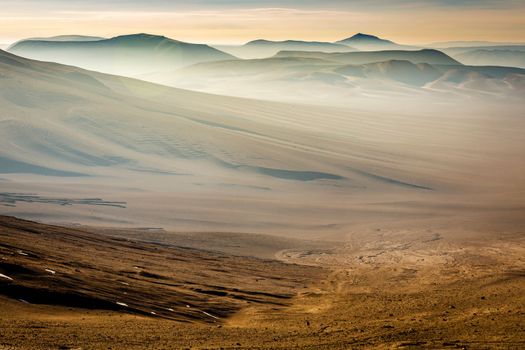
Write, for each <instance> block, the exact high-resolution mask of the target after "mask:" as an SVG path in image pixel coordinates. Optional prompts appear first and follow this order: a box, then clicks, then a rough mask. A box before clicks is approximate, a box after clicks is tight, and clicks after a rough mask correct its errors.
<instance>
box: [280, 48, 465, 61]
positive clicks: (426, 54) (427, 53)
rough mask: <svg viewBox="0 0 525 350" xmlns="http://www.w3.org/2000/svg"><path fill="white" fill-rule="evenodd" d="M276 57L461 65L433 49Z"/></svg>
mask: <svg viewBox="0 0 525 350" xmlns="http://www.w3.org/2000/svg"><path fill="white" fill-rule="evenodd" d="M275 57H308V58H320V59H324V60H327V61H333V62H338V63H344V64H366V63H373V62H383V61H389V60H406V61H409V62H412V63H429V64H452V65H455V64H460V63H459V62H458V61H456V60H454V59H453V58H451V57H450V56H448V55H446V54H444V53H443V52H441V51H438V50H433V49H424V50H418V51H402V50H390V51H371V52H348V53H321V52H299V51H281V52H279V53H278V54H277V55H276V56H275Z"/></svg>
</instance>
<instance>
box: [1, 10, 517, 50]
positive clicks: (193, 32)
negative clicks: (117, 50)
mask: <svg viewBox="0 0 525 350" xmlns="http://www.w3.org/2000/svg"><path fill="white" fill-rule="evenodd" d="M524 14H525V0H507V1H506V0H427V1H416V0H354V1H353V0H322V1H313V0H302V1H292V0H280V1H279V0H269V1H263V0H194V1H176V0H171V1H170V0H148V1H145V0H144V1H139V0H89V1H87V0H86V1H84V0H0V43H8V42H12V41H15V40H17V39H21V38H26V37H34V36H51V35H59V34H84V35H100V36H106V37H110V36H115V35H120V34H130V33H140V32H146V33H152V34H163V35H166V36H168V37H171V38H175V39H179V40H184V41H191V42H212V43H241V42H245V41H248V40H252V39H256V38H265V39H274V40H279V39H307V40H326V41H335V40H339V39H343V38H345V37H348V36H350V35H352V34H354V33H356V32H364V33H371V34H376V35H380V36H382V37H386V38H388V39H392V40H395V41H399V42H403V43H424V42H433V41H449V40H493V41H519V42H524V41H525V15H524Z"/></svg>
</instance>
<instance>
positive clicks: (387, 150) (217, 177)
mask: <svg viewBox="0 0 525 350" xmlns="http://www.w3.org/2000/svg"><path fill="white" fill-rule="evenodd" d="M0 82H1V83H0V105H1V107H2V108H1V109H0V188H1V190H0V204H3V205H4V206H3V207H2V210H3V211H5V212H7V213H16V214H17V215H20V216H24V217H32V218H35V217H38V218H40V219H44V220H58V221H69V222H71V221H78V222H88V223H97V224H101V223H111V224H119V225H128V226H129V225H140V226H153V227H175V228H191V229H201V230H202V229H211V228H213V229H214V230H243V231H246V230H249V231H264V232H268V230H272V232H284V231H286V232H290V231H293V232H294V233H298V232H306V231H310V232H316V233H319V232H324V231H340V230H344V229H345V227H346V226H347V225H349V224H350V223H352V222H355V221H356V220H357V221H359V220H361V219H364V218H365V217H368V216H369V215H372V214H373V215H379V217H383V216H385V215H386V216H389V217H390V216H393V217H396V216H397V215H398V214H399V212H398V211H399V210H401V211H404V210H405V209H406V210H408V211H410V210H413V209H410V208H408V209H407V208H405V209H399V207H398V206H396V208H395V210H393V211H392V208H391V209H386V210H385V208H383V207H377V206H375V205H378V204H379V203H382V204H381V205H387V206H388V203H394V202H398V201H409V202H411V203H419V202H420V201H423V202H433V201H440V200H445V199H443V197H441V196H445V195H451V194H452V195H458V196H461V197H460V198H463V199H464V198H470V197H468V196H466V195H464V194H471V195H475V196H476V200H477V198H478V197H477V196H492V195H494V194H496V195H498V196H499V195H502V196H505V195H507V194H508V193H519V191H518V192H516V190H517V189H518V190H519V189H520V188H521V187H520V186H521V185H520V184H523V183H524V182H520V181H521V180H523V175H522V174H523V172H522V168H521V165H520V164H521V163H520V160H521V159H523V156H524V154H523V152H524V150H525V147H524V144H523V142H524V141H523V137H522V131H523V123H524V121H523V118H521V117H520V114H519V113H520V112H521V111H522V107H523V106H522V105H516V104H508V105H505V109H499V107H500V106H484V105H483V104H482V101H478V102H479V103H480V105H479V107H477V106H476V104H469V105H466V106H459V105H451V106H447V105H446V104H442V103H433V102H431V101H419V102H418V101H416V100H414V101H413V104H412V105H411V106H406V105H404V104H403V103H398V102H396V100H395V99H391V100H388V101H387V100H385V101H383V102H384V103H383V102H381V101H377V103H376V104H375V105H373V106H370V108H368V109H367V110H363V109H362V106H361V107H356V108H355V109H353V110H349V109H338V108H327V107H312V106H306V105H291V104H280V103H270V102H261V101H256V100H248V99H238V98H231V97H224V96H215V95H207V94H202V93H195V92H189V91H184V90H178V89H173V88H168V87H163V86H158V85H154V84H150V83H145V82H142V81H138V80H132V79H127V78H122V77H117V76H110V75H104V74H99V73H93V72H89V71H84V70H81V69H78V68H74V67H67V66H62V65H58V64H50V63H43V62H35V61H31V60H27V59H23V58H20V57H16V56H14V55H11V54H8V53H5V52H1V53H0ZM494 115H497V118H495V117H494ZM502 168H505V169H506V171H505V172H501V171H500V170H499V169H502ZM6 193H11V194H6ZM12 193H26V194H27V193H33V194H35V195H36V196H41V197H38V198H37V197H31V198H29V199H28V198H27V197H24V196H15V195H13V194H12ZM465 196H466V197H465ZM57 197H59V198H65V199H67V198H77V199H78V198H87V199H86V200H85V201H83V202H82V201H80V202H79V201H69V202H68V201H62V202H64V203H66V204H73V205H68V206H57V205H56V203H57V201H56V200H55V199H56V198H57ZM54 198H55V199H54ZM93 198H102V199H104V200H108V201H110V202H109V204H107V203H105V202H103V201H97V200H93ZM491 198H492V197H491ZM520 198H521V197H520ZM88 199H89V200H88ZM446 200H448V199H446ZM472 200H474V199H472ZM113 201H118V202H119V203H124V204H123V205H121V204H119V205H113V204H111V203H113ZM412 201H415V202H412ZM58 203H61V202H60V201H58ZM78 203H80V204H78ZM93 203H95V204H93ZM385 203H386V204H385ZM407 203H408V202H407ZM491 203H496V201H493V202H491ZM411 206H412V204H410V206H409V207H411ZM416 211H417V210H416ZM414 215H415V214H414Z"/></svg>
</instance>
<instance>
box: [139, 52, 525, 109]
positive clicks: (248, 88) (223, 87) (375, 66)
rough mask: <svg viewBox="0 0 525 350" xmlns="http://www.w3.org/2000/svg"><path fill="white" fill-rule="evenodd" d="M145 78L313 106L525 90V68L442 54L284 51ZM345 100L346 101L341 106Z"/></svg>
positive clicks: (149, 75)
mask: <svg viewBox="0 0 525 350" xmlns="http://www.w3.org/2000/svg"><path fill="white" fill-rule="evenodd" d="M141 78H143V79H146V80H149V81H153V82H158V83H161V84H165V85H170V86H174V87H181V88H187V89H195V90H200V91H206V92H213V93H219V94H226V95H236V96H243V97H255V98H267V99H276V98H277V99H281V100H288V99H289V100H294V99H297V98H298V96H300V97H301V98H302V99H304V98H308V101H309V102H313V101H317V100H319V99H320V98H321V99H327V101H328V102H329V103H337V102H338V101H339V103H344V101H345V99H344V98H342V96H345V95H346V94H351V95H353V96H359V95H363V96H367V95H371V94H374V93H377V92H381V93H383V94H391V95H400V94H408V95H411V94H414V93H420V92H424V93H427V94H434V93H436V92H438V91H439V92H456V93H461V94H472V93H475V94H479V93H489V94H507V95H509V96H514V95H516V93H520V92H523V89H522V88H521V85H522V82H523V81H524V80H525V70H523V69H520V68H511V67H490V66H489V67H485V66H466V65H462V64H461V63H459V62H458V61H456V60H454V59H453V58H451V57H449V56H448V55H446V54H444V53H442V52H440V51H437V50H420V51H400V50H395V51H377V52H351V53H320V52H298V51H293V52H292V51H283V52H280V53H279V54H277V55H275V56H274V57H271V58H266V59H252V60H227V61H221V62H208V63H200V64H196V65H193V66H190V67H185V68H183V69H179V70H175V71H170V72H159V73H154V74H148V75H144V76H141ZM341 101H343V102H341Z"/></svg>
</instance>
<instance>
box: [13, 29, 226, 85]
mask: <svg viewBox="0 0 525 350" xmlns="http://www.w3.org/2000/svg"><path fill="white" fill-rule="evenodd" d="M67 38H70V39H74V40H72V41H64V40H62V39H67ZM8 51H9V52H11V53H14V54H16V55H19V56H22V57H27V58H31V59H36V60H40V61H52V62H57V63H62V64H69V65H75V66H78V67H82V68H86V69H91V70H96V71H100V72H105V73H111V74H118V75H125V76H130V75H136V74H141V73H147V72H153V71H158V70H163V69H164V70H165V69H175V68H179V67H183V66H188V65H191V64H195V63H199V62H207V61H217V60H224V59H235V57H234V56H232V55H229V54H227V53H224V52H222V51H219V50H217V49H215V48H212V47H210V46H208V45H201V44H190V43H185V42H181V41H176V40H172V39H169V38H166V37H164V36H156V35H149V34H133V35H123V36H118V37H114V38H111V39H102V40H98V39H97V40H95V39H94V38H91V37H88V39H86V37H80V38H79V37H70V36H66V37H61V38H59V39H58V40H57V39H56V38H54V39H52V40H44V39H37V40H23V41H20V42H18V43H16V44H14V45H13V46H11V47H10V48H9V50H8Z"/></svg>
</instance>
